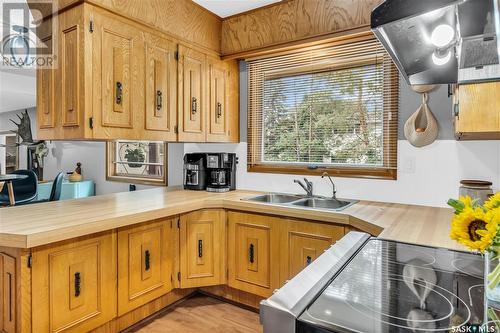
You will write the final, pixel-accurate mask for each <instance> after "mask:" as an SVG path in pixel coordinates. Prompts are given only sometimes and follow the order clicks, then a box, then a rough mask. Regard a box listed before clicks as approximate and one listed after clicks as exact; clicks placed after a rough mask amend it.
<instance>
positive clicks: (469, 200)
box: [458, 196, 474, 207]
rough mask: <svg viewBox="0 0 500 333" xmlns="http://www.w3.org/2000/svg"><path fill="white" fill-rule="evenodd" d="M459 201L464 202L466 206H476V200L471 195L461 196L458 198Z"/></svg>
mask: <svg viewBox="0 0 500 333" xmlns="http://www.w3.org/2000/svg"><path fill="white" fill-rule="evenodd" d="M458 201H460V202H461V203H463V204H464V206H465V207H472V206H474V200H472V198H471V197H469V196H461V197H460V198H458Z"/></svg>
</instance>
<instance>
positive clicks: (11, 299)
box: [0, 253, 17, 333]
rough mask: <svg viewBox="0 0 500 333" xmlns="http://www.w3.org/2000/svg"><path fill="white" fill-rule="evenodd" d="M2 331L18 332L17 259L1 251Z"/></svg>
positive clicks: (0, 318) (0, 319) (0, 295)
mask: <svg viewBox="0 0 500 333" xmlns="http://www.w3.org/2000/svg"><path fill="white" fill-rule="evenodd" d="M0 293H1V294H0V308H1V311H2V312H1V313H2V315H1V316H0V331H1V332H6V333H14V332H16V299H17V297H16V295H17V288H16V259H15V258H13V257H11V256H9V255H7V254H4V253H0Z"/></svg>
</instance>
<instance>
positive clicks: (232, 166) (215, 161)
mask: <svg viewBox="0 0 500 333" xmlns="http://www.w3.org/2000/svg"><path fill="white" fill-rule="evenodd" d="M236 163H237V158H236V154H230V153H208V154H207V191H208V192H229V191H234V190H235V189H236Z"/></svg>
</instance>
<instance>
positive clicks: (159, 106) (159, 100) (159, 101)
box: [156, 90, 163, 111]
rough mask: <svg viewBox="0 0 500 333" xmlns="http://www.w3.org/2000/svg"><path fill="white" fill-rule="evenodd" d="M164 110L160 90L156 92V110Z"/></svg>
mask: <svg viewBox="0 0 500 333" xmlns="http://www.w3.org/2000/svg"><path fill="white" fill-rule="evenodd" d="M162 108H163V93H162V92H161V91H160V90H157V91H156V110H158V111H160V110H161V109H162Z"/></svg>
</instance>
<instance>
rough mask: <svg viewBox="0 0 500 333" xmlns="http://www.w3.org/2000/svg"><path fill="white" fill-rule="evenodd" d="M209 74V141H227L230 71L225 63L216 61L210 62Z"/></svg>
mask: <svg viewBox="0 0 500 333" xmlns="http://www.w3.org/2000/svg"><path fill="white" fill-rule="evenodd" d="M208 73H209V76H210V96H209V100H210V103H209V105H210V108H209V110H210V113H209V117H208V122H207V125H208V131H207V141H216V140H222V141H226V140H227V137H228V135H229V128H228V127H229V126H228V125H229V124H228V121H229V115H228V107H229V101H228V98H229V96H228V79H229V70H228V68H227V66H226V63H225V62H222V61H220V60H217V59H214V60H210V61H209V64H208Z"/></svg>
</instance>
